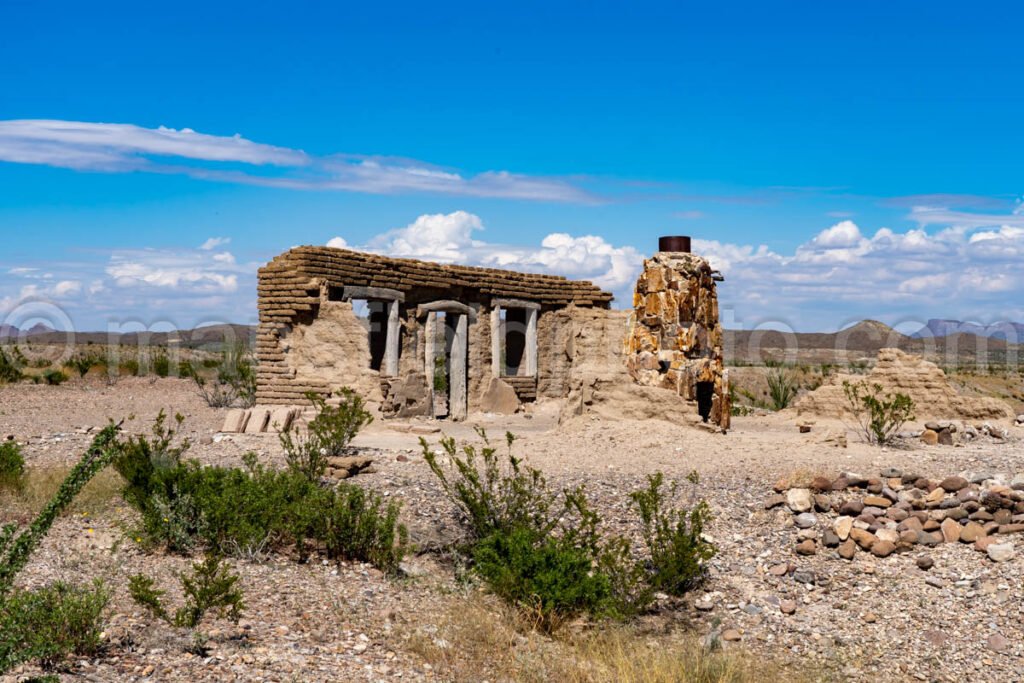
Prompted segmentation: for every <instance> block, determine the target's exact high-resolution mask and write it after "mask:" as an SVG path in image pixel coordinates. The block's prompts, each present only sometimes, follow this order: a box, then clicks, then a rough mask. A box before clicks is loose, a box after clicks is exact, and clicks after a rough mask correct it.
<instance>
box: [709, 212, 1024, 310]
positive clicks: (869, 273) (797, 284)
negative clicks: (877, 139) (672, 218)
mask: <svg viewBox="0 0 1024 683" xmlns="http://www.w3.org/2000/svg"><path fill="white" fill-rule="evenodd" d="M1001 218H1006V217H1005V216H1003V217H1001ZM979 228H985V229H979ZM694 247H695V251H697V252H698V253H701V254H704V255H705V256H707V257H708V259H709V261H710V262H711V264H712V265H713V266H714V267H716V268H719V269H720V270H722V272H723V273H724V274H725V276H726V282H725V284H724V285H722V287H721V289H720V292H721V294H720V296H721V298H722V300H723V302H724V303H725V304H726V306H728V307H729V308H730V309H732V311H733V314H734V315H735V318H736V320H737V321H738V322H739V323H740V324H746V325H748V326H749V325H756V324H759V321H763V320H765V319H773V320H776V321H778V322H779V323H780V324H788V325H790V326H792V327H794V328H796V329H805V330H807V329H809V330H827V329H836V326H837V325H840V324H842V323H845V322H850V321H853V320H858V319H861V318H882V319H888V320H889V321H891V322H900V321H902V320H907V321H909V320H915V321H920V322H924V320H925V319H927V318H928V317H959V318H965V319H967V318H969V319H972V320H979V321H984V322H993V321H998V320H1007V319H1018V320H1019V319H1024V307H1022V305H1021V304H1020V303H1018V302H1016V301H1014V300H1013V299H1008V298H1007V297H1006V294H1007V293H1009V292H1014V291H1020V290H1021V288H1022V287H1024V274H1022V272H1021V268H1020V259H1021V257H1022V256H1024V230H1022V229H1020V228H1016V227H1014V226H1012V225H1002V226H998V227H993V226H992V225H991V221H988V222H987V223H985V222H980V221H977V220H975V219H972V220H970V221H967V225H963V224H960V225H957V224H954V225H947V226H946V227H945V228H943V229H941V230H938V231H936V232H928V231H927V230H925V229H923V228H918V229H911V230H907V231H906V232H896V231H894V230H891V229H889V228H882V229H879V230H878V231H876V232H875V234H874V235H872V236H870V237H869V236H866V235H865V234H864V231H863V230H862V229H861V227H860V226H858V225H857V224H855V223H854V222H852V221H849V220H844V221H841V222H839V223H836V224H835V225H832V226H830V227H828V228H825V229H823V230H822V231H820V232H819V233H818V234H816V235H814V236H813V237H811V239H809V240H807V241H805V242H804V243H803V244H800V245H799V246H797V247H796V248H795V249H794V250H793V252H792V253H790V254H785V253H779V252H776V251H772V250H770V249H769V248H768V247H767V246H765V245H760V246H757V247H755V246H752V245H735V244H722V243H719V242H716V241H704V240H695V242H694Z"/></svg>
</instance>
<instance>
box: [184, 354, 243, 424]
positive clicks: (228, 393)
mask: <svg viewBox="0 0 1024 683" xmlns="http://www.w3.org/2000/svg"><path fill="white" fill-rule="evenodd" d="M203 366H204V367H209V366H208V365H207V364H206V362H205V361H204V363H203ZM212 369H213V370H214V373H213V376H212V377H207V376H206V375H205V373H203V372H201V371H200V370H199V369H198V368H196V367H195V366H194V365H192V364H190V365H189V368H188V376H189V377H191V378H192V380H193V381H194V382H195V384H196V388H197V389H198V391H199V395H200V396H202V397H203V400H205V401H206V403H207V405H209V406H210V407H211V408H227V407H230V406H234V405H238V406H242V407H243V408H248V407H251V406H252V405H253V404H254V403H255V402H256V367H255V365H254V364H253V361H252V354H251V353H250V351H249V348H248V347H247V346H246V345H245V344H244V343H238V344H232V345H230V346H226V347H225V348H224V351H223V352H222V353H221V357H220V360H219V361H217V362H216V364H215V365H214V366H213V368H212Z"/></svg>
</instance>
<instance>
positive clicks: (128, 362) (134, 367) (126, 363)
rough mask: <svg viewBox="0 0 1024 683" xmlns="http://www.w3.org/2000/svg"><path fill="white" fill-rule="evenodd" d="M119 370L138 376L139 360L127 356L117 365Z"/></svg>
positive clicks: (121, 372) (125, 373)
mask: <svg viewBox="0 0 1024 683" xmlns="http://www.w3.org/2000/svg"><path fill="white" fill-rule="evenodd" d="M117 369H118V372H119V373H120V374H122V375H129V376H131V377H138V376H139V372H140V368H139V361H138V360H136V359H134V358H126V359H125V360H123V361H121V363H120V364H119V365H118V366H117Z"/></svg>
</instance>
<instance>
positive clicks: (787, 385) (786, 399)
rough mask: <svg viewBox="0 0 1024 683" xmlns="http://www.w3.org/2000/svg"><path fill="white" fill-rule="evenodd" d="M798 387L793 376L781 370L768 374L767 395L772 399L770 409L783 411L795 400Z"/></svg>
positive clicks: (776, 369) (777, 369)
mask: <svg viewBox="0 0 1024 683" xmlns="http://www.w3.org/2000/svg"><path fill="white" fill-rule="evenodd" d="M799 390H800V386H799V384H798V383H797V381H796V380H795V379H793V376H792V375H790V374H789V373H788V372H786V371H785V370H782V369H781V368H775V369H773V370H772V371H771V372H769V373H768V395H769V396H770V397H771V399H772V408H773V409H775V410H784V409H786V408H788V407H789V404H790V403H792V402H793V399H794V398H796V395H797V392H798V391H799Z"/></svg>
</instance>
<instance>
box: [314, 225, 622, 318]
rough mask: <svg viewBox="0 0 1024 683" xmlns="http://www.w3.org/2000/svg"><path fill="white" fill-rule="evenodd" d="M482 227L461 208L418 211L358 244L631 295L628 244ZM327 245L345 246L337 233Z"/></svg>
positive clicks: (414, 256) (565, 234) (410, 255)
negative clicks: (516, 235)
mask: <svg viewBox="0 0 1024 683" xmlns="http://www.w3.org/2000/svg"><path fill="white" fill-rule="evenodd" d="M483 231H484V223H483V220H482V219H481V218H480V217H479V216H477V215H475V214H472V213H469V212H467V211H454V212H452V213H448V214H424V215H422V216H419V217H418V218H417V219H416V220H414V221H413V222H412V223H410V224H409V225H406V226H405V227H402V228H396V229H394V230H389V231H387V232H384V233H381V234H380V235H377V236H376V237H374V238H372V239H371V240H369V241H368V242H367V243H366V244H365V245H363V246H361V247H359V248H360V249H365V250H368V251H374V252H378V253H381V254H387V255H389V256H398V257H407V258H417V259H424V260H430V261H439V262H442V263H461V264H465V265H476V266H484V267H487V268H503V269H507V270H522V271H525V272H534V273H548V274H552V275H562V276H565V277H569V278H573V279H584V280H591V281H592V282H593V283H594V284H596V285H598V286H599V287H603V288H605V289H607V290H609V291H611V292H613V293H614V294H615V295H616V298H618V299H620V300H624V301H629V300H631V299H632V286H633V283H634V282H635V280H636V277H637V275H638V274H639V271H640V267H641V265H642V256H641V255H640V253H639V252H638V251H637V250H636V249H634V248H633V247H630V246H615V245H613V244H611V243H609V242H608V241H606V240H605V239H604V238H603V237H599V236H596V235H580V236H573V235H569V234H568V233H563V232H554V233H551V234H549V235H547V236H546V237H544V239H542V240H541V243H540V245H538V246H523V245H511V244H503V243H499V242H488V241H485V240H482V239H478V238H477V237H476V235H477V233H479V232H483ZM327 245H328V246H337V247H342V248H346V247H348V243H347V242H346V241H345V240H344V239H343V238H341V237H335V238H333V239H332V240H330V241H329V242H328V243H327Z"/></svg>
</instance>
